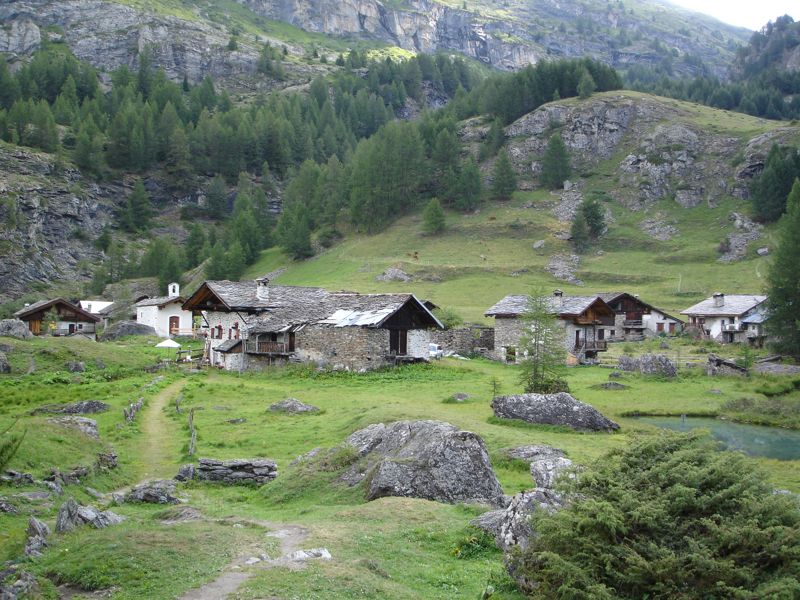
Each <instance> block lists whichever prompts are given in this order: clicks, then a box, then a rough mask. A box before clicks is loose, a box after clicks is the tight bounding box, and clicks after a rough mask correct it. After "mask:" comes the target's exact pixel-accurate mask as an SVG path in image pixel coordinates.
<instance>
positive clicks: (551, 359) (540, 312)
mask: <svg viewBox="0 0 800 600" xmlns="http://www.w3.org/2000/svg"><path fill="white" fill-rule="evenodd" d="M522 318H523V323H524V335H523V336H522V338H521V348H520V351H521V354H522V355H523V356H524V358H523V360H522V361H521V363H520V367H521V368H520V375H519V376H520V383H521V384H522V386H523V388H524V390H525V392H526V393H536V394H552V393H555V392H565V391H569V388H568V386H567V383H566V381H565V380H564V371H565V365H566V349H565V346H564V341H565V340H564V329H563V328H562V327H560V326H559V324H558V322H557V319H556V316H555V314H554V312H553V310H552V309H551V308H550V304H549V301H548V298H546V297H545V296H543V295H542V294H536V295H533V296H529V297H528V305H527V307H526V310H525V313H524V314H523V317H522Z"/></svg>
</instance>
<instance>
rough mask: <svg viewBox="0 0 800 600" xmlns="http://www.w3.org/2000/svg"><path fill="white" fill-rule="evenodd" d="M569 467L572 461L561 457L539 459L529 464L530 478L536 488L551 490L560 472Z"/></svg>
mask: <svg viewBox="0 0 800 600" xmlns="http://www.w3.org/2000/svg"><path fill="white" fill-rule="evenodd" d="M570 467H572V461H571V460H570V459H568V458H564V457H563V456H556V457H553V458H541V459H539V460H534V461H533V462H531V477H532V478H533V482H534V483H535V484H536V487H538V488H546V489H552V488H553V486H554V485H555V482H556V479H558V476H559V475H560V474H561V472H562V471H564V470H565V469H569V468H570Z"/></svg>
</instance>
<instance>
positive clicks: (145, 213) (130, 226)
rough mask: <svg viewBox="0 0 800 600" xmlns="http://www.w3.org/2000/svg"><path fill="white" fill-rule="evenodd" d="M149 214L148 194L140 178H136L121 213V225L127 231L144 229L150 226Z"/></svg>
mask: <svg viewBox="0 0 800 600" xmlns="http://www.w3.org/2000/svg"><path fill="white" fill-rule="evenodd" d="M151 216H152V207H151V205H150V196H149V195H148V194H147V190H145V189H144V183H143V182H142V180H141V179H137V180H136V183H135V184H134V185H133V190H132V191H131V193H130V194H129V195H128V200H127V202H126V204H125V209H124V210H123V213H122V226H123V228H125V229H127V230H128V231H145V230H147V229H148V227H150V217H151Z"/></svg>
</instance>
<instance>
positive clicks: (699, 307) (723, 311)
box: [681, 294, 767, 317]
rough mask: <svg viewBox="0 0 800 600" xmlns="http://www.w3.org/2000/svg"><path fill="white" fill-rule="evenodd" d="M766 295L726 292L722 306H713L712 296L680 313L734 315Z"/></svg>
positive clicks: (742, 311) (748, 308) (711, 315)
mask: <svg viewBox="0 0 800 600" xmlns="http://www.w3.org/2000/svg"><path fill="white" fill-rule="evenodd" d="M766 299H767V297H766V296H756V295H754V294H726V295H725V298H724V303H723V304H722V306H714V297H713V296H712V297H711V298H706V299H705V300H703V301H702V302H698V303H697V304H695V305H694V306H690V307H689V308H687V309H686V310H682V311H681V314H682V315H698V316H708V317H734V316H739V315H743V314H744V313H746V312H747V311H749V310H752V309H754V308H755V307H756V306H758V305H759V304H761V303H762V302H764V300H766Z"/></svg>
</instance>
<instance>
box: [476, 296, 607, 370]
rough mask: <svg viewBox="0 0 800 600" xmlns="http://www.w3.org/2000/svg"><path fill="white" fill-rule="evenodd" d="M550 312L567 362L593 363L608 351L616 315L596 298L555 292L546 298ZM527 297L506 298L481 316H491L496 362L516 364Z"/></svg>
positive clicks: (525, 324) (518, 359) (524, 321)
mask: <svg viewBox="0 0 800 600" xmlns="http://www.w3.org/2000/svg"><path fill="white" fill-rule="evenodd" d="M547 302H548V304H549V307H550V310H551V311H552V313H553V314H554V315H556V317H557V319H558V323H559V325H561V326H562V327H563V328H564V345H565V348H564V349H565V350H566V352H567V353H568V362H578V361H585V360H589V361H591V360H593V359H595V358H597V353H598V352H605V351H606V350H607V349H608V337H609V336H610V331H611V330H612V329H614V327H615V319H616V314H615V313H614V311H613V310H612V308H611V307H610V306H609V305H608V304H607V303H606V302H605V301H604V300H603V299H602V298H600V297H598V296H565V295H564V293H563V292H562V291H561V290H556V291H555V292H554V293H553V296H550V297H548V298H547ZM527 310H528V296H513V295H512V296H506V297H505V298H503V299H502V300H500V302H498V303H497V304H495V305H494V306H492V307H491V308H490V309H489V310H487V311H486V313H484V314H485V315H486V316H487V317H494V320H495V329H494V348H495V349H494V354H493V357H494V358H495V359H497V360H502V361H506V362H518V361H520V360H521V359H523V358H524V356H523V355H522V352H520V343H521V339H522V337H523V335H524V333H525V329H526V327H529V326H530V324H529V323H528V322H526V320H525V318H524V315H525V313H526V312H527Z"/></svg>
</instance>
